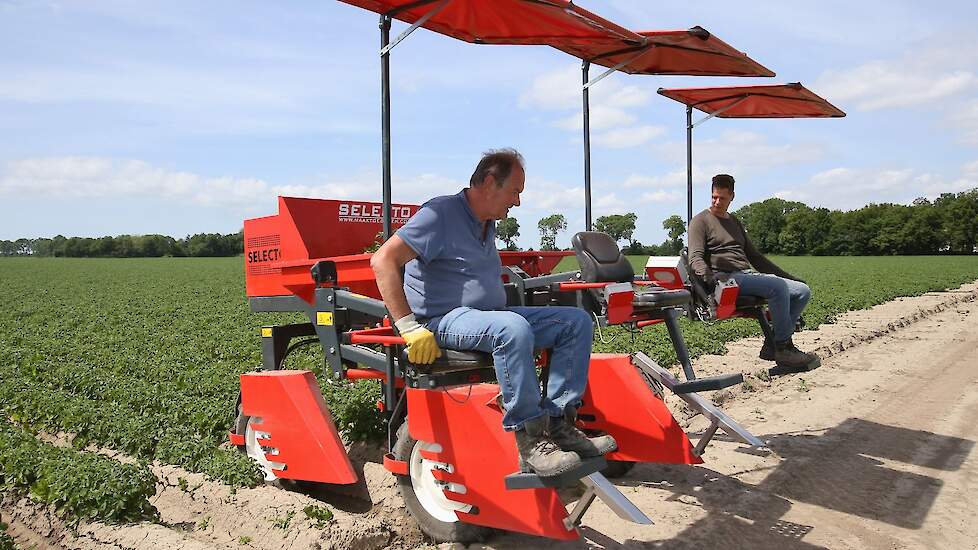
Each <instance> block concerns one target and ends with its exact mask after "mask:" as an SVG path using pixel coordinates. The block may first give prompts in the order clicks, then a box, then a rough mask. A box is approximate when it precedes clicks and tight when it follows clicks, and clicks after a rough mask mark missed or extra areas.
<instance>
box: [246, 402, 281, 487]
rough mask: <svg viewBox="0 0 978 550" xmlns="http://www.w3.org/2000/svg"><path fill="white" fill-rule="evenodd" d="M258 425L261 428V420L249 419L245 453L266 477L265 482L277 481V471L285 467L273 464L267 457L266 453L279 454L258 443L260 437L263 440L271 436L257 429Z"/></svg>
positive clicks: (277, 463) (276, 463)
mask: <svg viewBox="0 0 978 550" xmlns="http://www.w3.org/2000/svg"><path fill="white" fill-rule="evenodd" d="M256 423H257V424H258V425H259V426H260V425H261V418H254V417H253V418H249V419H248V425H247V427H246V428H245V453H247V455H248V456H249V457H251V459H252V460H254V461H255V462H256V463H257V464H258V468H259V469H260V470H261V472H262V475H264V476H265V481H275V480H276V479H277V477H276V476H275V470H281V469H283V468H284V466H285V465H284V464H281V463H279V462H272V461H271V460H268V458H267V457H266V456H265V454H266V453H277V452H278V449H272V448H269V447H262V446H261V444H260V443H258V438H259V437H260V438H261V439H268V438H269V434H268V433H267V432H263V431H261V430H259V429H258V428H256V427H255V426H254V424H256Z"/></svg>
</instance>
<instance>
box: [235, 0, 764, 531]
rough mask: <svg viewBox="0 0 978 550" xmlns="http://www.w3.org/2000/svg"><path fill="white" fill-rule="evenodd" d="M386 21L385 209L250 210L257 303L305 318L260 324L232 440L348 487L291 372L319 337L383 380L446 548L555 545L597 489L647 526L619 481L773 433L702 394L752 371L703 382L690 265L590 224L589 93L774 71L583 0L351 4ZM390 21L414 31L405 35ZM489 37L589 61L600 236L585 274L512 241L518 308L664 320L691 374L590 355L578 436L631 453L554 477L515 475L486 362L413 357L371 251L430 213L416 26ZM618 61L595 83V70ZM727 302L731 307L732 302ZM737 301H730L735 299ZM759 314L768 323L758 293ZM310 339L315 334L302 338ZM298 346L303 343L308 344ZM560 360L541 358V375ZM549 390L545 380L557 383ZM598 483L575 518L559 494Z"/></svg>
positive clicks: (404, 452) (507, 262)
mask: <svg viewBox="0 0 978 550" xmlns="http://www.w3.org/2000/svg"><path fill="white" fill-rule="evenodd" d="M341 1H343V2H344V3H347V4H351V5H353V6H357V7H359V8H363V9H365V10H369V11H372V12H375V13H376V14H378V15H379V29H380V38H381V44H380V46H381V47H380V52H379V54H380V55H379V59H380V69H381V133H382V140H381V142H382V149H381V152H382V155H381V157H382V168H383V178H382V189H381V191H382V202H380V203H368V202H356V201H327V200H317V199H297V198H285V197H282V198H280V199H279V212H278V214H277V215H275V216H268V217H264V218H256V219H253V220H247V221H246V222H245V227H244V237H245V255H246V266H245V270H246V273H245V279H246V286H247V295H248V300H249V304H250V307H251V310H252V311H254V312H299V313H302V314H304V315H305V316H306V318H307V319H308V322H305V323H297V324H288V325H279V326H267V327H264V328H262V331H261V336H262V367H261V369H260V370H259V371H258V372H255V373H249V374H244V375H242V376H241V399H240V401H239V403H238V407H237V411H236V412H237V419H236V421H235V425H234V427H233V429H232V432H231V436H230V437H231V440H232V442H233V443H234V444H235V445H237V446H239V447H240V448H242V449H243V450H245V451H246V452H247V453H248V455H249V456H251V457H252V458H254V459H255V460H256V461H257V462H258V463H259V465H260V466H261V468H262V470H263V471H264V473H265V476H266V479H268V480H273V479H277V478H285V479H296V480H308V481H314V482H322V483H334V484H348V483H353V482H355V481H356V473H355V471H354V469H353V467H352V465H351V463H350V460H349V458H348V457H347V455H346V451H345V448H344V446H343V443H342V441H341V440H340V437H339V435H338V432H337V429H336V426H335V425H334V424H333V421H332V419H331V417H330V414H329V410H328V409H327V407H326V404H325V402H324V400H323V397H322V393H321V391H320V389H319V387H318V386H317V383H316V380H315V378H314V377H313V375H312V373H310V372H304V371H286V370H282V366H283V362H284V361H285V358H286V357H287V356H288V354H289V353H290V352H291V351H292V350H293V349H295V348H296V347H297V346H299V345H303V344H307V343H313V344H315V343H318V344H319V346H320V348H321V350H322V353H323V357H324V360H325V363H326V365H327V367H328V369H329V375H330V376H331V377H332V379H334V380H335V381H337V382H341V381H344V380H346V381H352V380H364V379H370V380H377V381H378V383H379V384H380V387H381V389H382V399H381V401H380V403H378V409H379V411H380V412H379V413H380V414H383V415H384V419H385V421H386V425H387V430H388V434H387V451H388V452H387V454H386V455H385V457H384V466H385V467H386V468H387V469H388V470H389V471H390V472H391V473H392V474H393V475H395V476H397V480H398V485H399V486H400V488H401V490H402V494H403V496H404V501H405V504H406V506H407V509H408V510H409V512H410V513H411V514H412V515H413V516H414V517H415V518H416V519H417V521H418V523H419V525H420V527H421V529H422V530H423V531H424V532H425V533H427V534H428V535H430V536H431V537H432V538H434V539H435V540H438V541H472V540H476V539H480V538H482V537H484V536H485V535H486V534H487V533H488V530H490V529H493V528H495V529H503V530H509V531H516V532H521V533H529V534H534V535H540V536H545V537H550V538H554V539H563V540H566V539H574V538H577V536H578V535H577V531H576V527H577V526H578V525H579V524H580V522H581V520H582V517H583V515H584V513H585V512H586V510H587V509H588V507H589V506H590V504H591V503H592V502H593V501H594V499H595V498H601V499H602V500H603V501H605V502H606V503H607V504H608V506H609V507H610V508H611V509H612V510H613V511H614V512H615V513H616V514H618V515H619V516H620V517H622V518H624V519H626V520H629V521H634V522H637V523H650V522H651V520H650V519H649V518H648V516H646V515H645V514H644V513H643V512H642V511H640V510H638V509H637V508H636V507H635V506H634V505H633V504H632V503H631V502H630V501H629V500H628V499H627V498H626V497H625V496H624V495H622V494H621V493H620V492H619V491H618V490H617V489H616V488H615V486H614V485H612V484H611V483H610V482H608V480H607V478H606V475H608V476H609V477H613V476H615V475H622V474H624V473H625V472H627V471H628V470H629V469H630V468H631V467H632V466H633V465H634V464H635V463H638V462H653V463H664V464H698V463H701V462H702V459H701V456H702V454H703V451H704V449H705V447H706V445H707V444H708V443H709V442H710V440H711V439H712V438H713V436H714V435H715V433H716V431H717V430H723V431H724V432H725V433H726V434H727V435H728V436H729V437H730V438H732V439H733V440H735V441H739V442H742V443H745V444H747V445H751V446H755V447H762V446H763V442H761V441H760V440H759V439H757V438H756V437H754V436H753V435H752V434H750V432H748V431H747V430H746V429H744V428H743V427H742V426H740V425H739V424H737V423H736V422H735V421H734V420H732V419H731V418H730V417H729V416H727V415H726V414H725V413H724V412H723V411H722V410H720V409H719V408H717V407H716V406H714V405H713V404H712V403H710V402H709V401H708V400H706V399H704V398H703V397H701V396H700V395H699V394H698V393H697V392H700V391H709V390H716V389H720V388H724V387H728V386H731V385H734V384H739V383H741V382H742V380H743V376H742V375H741V374H739V373H737V374H730V375H722V376H715V377H710V378H697V377H696V375H695V372H694V371H693V368H692V364H691V363H690V359H689V354H688V351H687V349H686V345H685V343H684V341H683V337H682V333H681V331H680V328H679V322H678V319H679V317H680V316H683V315H692V314H691V313H690V312H694V311H696V310H697V308H696V307H695V306H693V305H692V304H693V300H694V299H700V303H702V296H700V294H699V293H698V292H697V288H696V284H695V283H696V282H695V281H693V280H692V278H690V277H686V275H685V270H684V269H683V266H684V263H683V262H674V265H672V266H669V265H650V266H649V268H647V270H646V274H644V275H643V276H641V277H636V276H635V273H634V272H633V270H632V267H631V265H630V264H629V263H628V261H627V260H626V259H625V258H624V257H623V256H622V255H621V252H620V250H619V249H618V247H617V245H616V243H615V242H614V241H612V240H611V239H610V238H609V237H608V236H607V235H604V234H602V233H595V232H592V231H591V192H590V149H589V145H590V136H589V124H588V89H589V88H590V87H591V86H592V85H593V84H595V83H597V82H598V81H599V80H601V79H602V78H604V77H606V76H607V75H609V74H611V73H613V72H614V71H618V70H620V71H623V72H626V73H630V74H647V75H656V74H687V75H714V76H722V75H725V76H773V74H774V73H773V72H771V71H769V70H768V69H766V68H764V67H763V66H761V65H759V64H757V63H756V62H754V61H753V60H751V59H749V58H747V56H746V55H745V54H743V53H741V52H739V51H737V50H735V49H733V48H732V47H730V46H729V45H727V44H726V43H724V42H722V41H720V40H719V39H717V38H715V37H713V36H712V35H711V34H710V33H709V32H708V31H706V30H705V29H703V28H701V27H693V28H691V29H688V30H680V31H651V32H642V33H636V32H633V31H630V30H628V29H625V28H623V27H620V26H618V25H616V24H614V23H612V22H610V21H608V20H606V19H604V18H602V17H600V16H598V15H596V14H593V13H591V12H589V11H587V10H585V9H583V8H581V7H579V6H577V5H575V4H574V3H572V2H571V1H570V0H341ZM394 19H397V20H400V21H402V22H404V23H406V24H408V25H409V27H408V28H407V29H406V30H405V31H404V32H403V33H402V34H401V35H400V36H397V37H396V38H394V39H393V40H391V37H390V30H391V24H392V22H393V20H394ZM421 27H423V28H426V29H428V30H431V31H433V32H437V33H440V34H443V35H446V36H450V37H453V38H456V39H459V40H462V41H465V42H469V43H475V44H509V45H538V46H550V47H553V48H557V49H559V50H561V51H564V52H566V53H569V54H571V55H573V56H575V57H578V58H580V59H581V60H582V62H583V66H582V69H583V77H584V78H583V80H584V82H583V86H582V92H583V102H584V109H583V111H584V117H585V118H584V145H585V159H584V164H585V210H586V229H587V231H585V232H581V233H578V234H577V235H575V236H574V238H573V240H572V244H573V247H574V254H575V255H576V256H577V259H578V262H579V264H580V266H581V269H580V271H576V272H570V273H552V270H553V269H554V267H555V266H556V265H557V263H558V262H559V260H560V258H561V256H562V255H565V254H566V253H545V252H503V253H501V257H502V260H503V264H504V268H503V273H501V277H502V279H503V281H504V283H505V288H506V292H507V298H508V301H509V303H510V304H512V305H537V306H544V307H545V306H548V305H573V306H577V307H582V308H585V309H586V310H588V311H589V312H591V314H592V315H593V316H594V319H595V322H596V323H597V324H598V325H599V326H608V325H625V326H629V327H630V328H632V329H634V330H639V329H641V328H643V327H646V326H650V325H654V324H658V323H664V324H665V325H666V327H667V329H668V332H669V335H670V338H671V340H672V344H673V346H674V348H675V351H676V354H677V356H678V358H679V362H680V364H681V366H682V368H683V372H684V375H685V380H683V381H680V380H679V379H677V378H676V377H674V376H673V375H672V374H671V373H670V372H669V371H667V370H666V369H663V368H662V367H660V366H659V365H658V364H656V362H655V361H654V360H652V359H651V358H649V357H648V356H646V355H645V354H642V353H636V354H634V355H628V354H597V355H592V357H591V364H590V371H589V378H588V387H587V391H586V393H585V395H584V405H583V407H582V408H581V409H580V410H579V411H578V413H579V414H578V421H579V422H580V424H581V427H582V429H584V430H592V431H604V432H607V433H610V434H611V435H613V436H614V437H615V439H616V440H617V442H618V446H619V448H618V450H617V451H615V452H612V453H608V454H607V455H606V456H605V457H599V458H597V459H592V460H588V461H585V462H584V463H583V464H582V466H581V467H580V468H578V469H577V470H576V471H573V472H568V473H566V474H563V475H561V476H559V477H557V478H540V477H538V476H535V475H531V474H522V473H519V468H518V460H517V450H516V443H515V438H514V436H513V434H512V433H508V432H505V431H504V430H503V429H502V424H501V418H502V411H501V410H500V407H499V405H498V404H497V401H496V396H497V394H498V393H499V392H498V386H496V384H494V382H495V371H494V369H493V365H492V358H491V356H489V355H486V354H482V353H476V352H459V351H452V350H446V352H445V354H444V355H443V356H442V357H441V358H440V359H439V360H438V361H436V362H435V363H434V364H432V365H415V364H412V363H410V362H409V361H408V360H407V355H406V353H405V349H404V340H403V339H401V338H400V337H399V336H398V335H397V334H396V333H395V330H394V328H393V327H392V326H391V320H390V319H389V318H388V315H387V309H386V307H385V306H384V303H383V302H382V301H381V300H380V295H379V292H378V290H377V285H376V282H375V280H374V278H373V273H372V271H371V269H370V266H369V258H370V255H369V254H363V253H361V252H362V251H363V250H364V249H365V248H366V247H368V246H369V245H371V244H372V243H373V242H374V239H375V236H376V235H377V234H378V232H380V231H381V230H382V234H383V237H384V238H389V237H390V236H391V234H392V232H393V230H394V229H395V228H396V227H397V226H398V225H400V224H403V223H404V222H405V221H406V220H407V219H408V218H410V216H412V215H413V214H414V213H415V212H416V211H417V207H416V206H411V205H399V204H392V201H391V162H390V152H391V131H390V66H389V65H390V57H391V52H392V50H393V48H395V47H396V46H397V45H398V44H400V43H401V42H402V41H403V40H404V39H405V38H407V37H408V35H410V34H411V33H412V32H414V31H415V30H416V29H418V28H421ZM592 63H593V64H597V65H603V66H604V67H607V68H608V70H607V71H606V72H604V73H603V74H601V75H600V76H598V77H597V78H595V79H594V80H589V69H590V66H591V64H592ZM729 300H730V298H727V299H725V300H721V302H722V303H724V304H727V302H728V301H729ZM727 305H729V304H727ZM751 311H756V312H757V313H758V320H760V321H762V326H764V323H763V321H764V319H763V310H762V304H760V305H757V307H756V308H754V309H753V310H751ZM306 337H311V338H306ZM297 339H302V340H299V341H296V340H297ZM546 358H547V353H546V351H545V350H544V352H543V353H541V355H540V361H539V365H540V367H541V369H542V373H543V377H544V378H545V376H546V373H547V369H548V366H547V359H546ZM544 386H545V385H544ZM666 390H669V391H670V392H671V393H673V394H675V395H676V396H678V397H679V398H680V399H682V400H683V401H685V403H686V404H687V405H688V407H689V408H690V409H691V410H693V411H695V412H697V413H699V414H702V415H703V416H705V417H706V418H707V419H709V421H710V427H709V428H708V429H707V430H706V431H705V432H704V433H703V434H702V435H700V437H699V439H698V441H697V442H696V445H695V446H694V445H693V444H692V442H691V441H690V439H689V436H688V435H687V434H686V433H685V431H684V430H683V429H682V428H681V427H680V426H679V425H678V424H677V422H676V420H675V418H674V417H673V416H672V414H671V413H670V411H669V409H668V408H667V407H666V405H665V403H664V401H663V398H664V396H665V391H666ZM578 482H582V483H584V485H586V486H587V490H586V492H585V493H584V495H583V496H582V497H581V498H580V499H579V500H578V501H577V504H576V505H575V507H574V508H573V509H572V510H570V511H568V510H567V508H566V506H565V505H564V503H563V502H561V500H560V498H559V497H558V493H557V488H558V487H561V486H565V485H567V484H571V483H578Z"/></svg>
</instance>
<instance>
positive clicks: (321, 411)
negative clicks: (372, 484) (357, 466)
mask: <svg viewBox="0 0 978 550" xmlns="http://www.w3.org/2000/svg"><path fill="white" fill-rule="evenodd" d="M241 407H242V411H243V412H244V414H245V415H247V416H250V417H253V418H254V417H259V418H261V419H262V422H261V424H256V425H255V428H257V429H259V430H261V431H262V432H266V433H268V434H269V438H268V439H267V440H259V442H260V443H261V444H262V445H263V446H269V447H274V448H276V449H278V451H279V453H278V454H277V455H266V456H267V457H268V459H269V460H271V461H274V462H281V463H284V464H286V469H285V470H276V471H275V475H276V477H280V478H286V479H302V480H306V481H318V482H321V483H339V484H349V483H356V481H357V474H356V473H355V472H354V471H353V465H352V464H350V459H349V457H347V455H346V448H345V447H344V446H343V441H342V440H341V439H340V435H339V433H337V431H336V425H335V424H334V423H333V418H332V417H331V416H330V414H329V408H328V407H327V406H326V402H325V401H324V400H323V394H322V391H321V390H320V389H319V384H317V383H316V377H315V376H313V374H312V372H310V371H289V370H283V371H269V372H256V373H246V374H242V375H241ZM243 443H244V442H243V441H242V444H243Z"/></svg>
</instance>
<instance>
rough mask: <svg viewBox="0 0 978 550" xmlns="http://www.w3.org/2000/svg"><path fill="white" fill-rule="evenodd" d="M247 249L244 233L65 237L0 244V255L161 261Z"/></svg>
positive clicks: (234, 252) (230, 253)
mask: <svg viewBox="0 0 978 550" xmlns="http://www.w3.org/2000/svg"><path fill="white" fill-rule="evenodd" d="M243 250H244V233H243V232H241V231H239V232H237V233H230V234H227V235H222V234H220V233H198V234H196V235H188V236H187V237H184V238H183V239H175V238H173V237H170V236H167V235H119V236H116V237H98V238H90V237H64V236H62V235H58V236H56V237H54V238H51V239H47V238H41V239H17V240H15V241H0V256H44V257H64V258H159V257H163V256H175V257H182V256H190V257H203V256H237V255H238V254H241V253H242V251H243Z"/></svg>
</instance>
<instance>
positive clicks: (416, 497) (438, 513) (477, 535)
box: [394, 421, 493, 543]
mask: <svg viewBox="0 0 978 550" xmlns="http://www.w3.org/2000/svg"><path fill="white" fill-rule="evenodd" d="M422 447H424V444H423V443H421V442H419V441H416V440H415V439H413V438H412V437H411V436H410V435H409V434H408V423H407V421H405V422H404V423H403V424H401V427H400V428H399V429H398V430H397V443H395V445H394V458H395V459H397V460H401V461H404V462H407V463H408V475H406V476H402V475H396V476H395V477H396V478H397V486H398V488H399V490H400V492H401V496H402V498H403V499H404V505H405V507H407V510H408V512H409V513H410V514H411V516H413V517H414V519H415V520H417V522H418V526H419V527H420V528H421V531H422V532H423V533H424V534H426V535H428V536H429V537H431V538H432V539H434V540H435V541H437V542H461V543H471V542H480V541H483V540H485V539H486V537H488V536H489V535H490V534H491V533H492V531H493V529H491V528H489V527H483V526H481V525H473V524H471V523H465V522H462V521H459V520H458V519H457V518H456V519H455V520H454V521H446V520H447V519H450V517H454V516H453V514H454V512H452V510H451V509H452V507H456V508H457V507H460V506H461V505H460V504H458V503H453V502H452V501H450V500H448V499H447V498H446V497H445V495H444V493H442V492H441V490H440V489H439V488H438V487H437V486H436V485H435V484H434V478H433V477H431V474H430V473H427V474H426V472H430V470H425V469H424V466H425V464H426V463H427V461H423V460H422V459H420V454H419V452H420V449H421V448H422Z"/></svg>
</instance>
